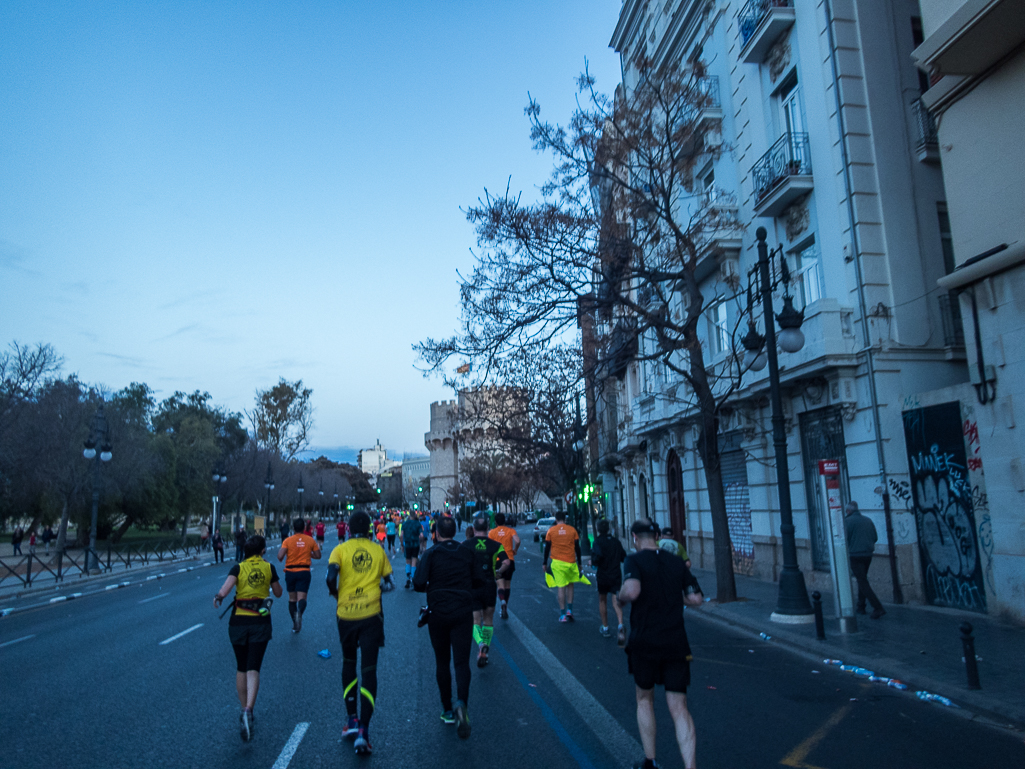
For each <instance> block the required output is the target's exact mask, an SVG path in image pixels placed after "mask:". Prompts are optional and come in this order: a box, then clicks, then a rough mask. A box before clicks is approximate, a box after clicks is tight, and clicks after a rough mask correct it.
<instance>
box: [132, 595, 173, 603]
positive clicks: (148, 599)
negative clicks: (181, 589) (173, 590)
mask: <svg viewBox="0 0 1025 769" xmlns="http://www.w3.org/2000/svg"><path fill="white" fill-rule="evenodd" d="M169 595H171V594H170V593H160V594H159V595H154V596H150V597H149V598H143V599H142V600H141V601H139V603H149V602H150V601H155V600H157V599H158V598H167V596H169Z"/></svg>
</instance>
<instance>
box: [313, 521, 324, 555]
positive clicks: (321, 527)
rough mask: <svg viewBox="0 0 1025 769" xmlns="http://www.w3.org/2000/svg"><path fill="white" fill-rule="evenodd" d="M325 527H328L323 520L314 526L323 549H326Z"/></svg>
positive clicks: (318, 541) (318, 542)
mask: <svg viewBox="0 0 1025 769" xmlns="http://www.w3.org/2000/svg"><path fill="white" fill-rule="evenodd" d="M325 528H326V527H325V526H324V522H323V521H317V525H316V526H315V527H314V530H315V531H316V532H317V534H316V536H317V544H318V545H320V549H321V550H323V549H324V529H325Z"/></svg>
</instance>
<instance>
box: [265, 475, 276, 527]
mask: <svg viewBox="0 0 1025 769" xmlns="http://www.w3.org/2000/svg"><path fill="white" fill-rule="evenodd" d="M263 488H265V489H266V490H267V503H266V510H267V520H268V521H269V520H270V493H271V492H272V491H273V490H274V473H273V472H272V471H271V467H270V462H268V463H267V478H266V480H264V482H263Z"/></svg>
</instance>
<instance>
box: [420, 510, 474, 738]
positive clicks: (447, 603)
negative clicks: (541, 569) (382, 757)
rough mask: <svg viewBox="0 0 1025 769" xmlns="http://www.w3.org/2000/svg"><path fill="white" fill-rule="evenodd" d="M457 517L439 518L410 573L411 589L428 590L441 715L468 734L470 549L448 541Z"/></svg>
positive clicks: (471, 564) (429, 627)
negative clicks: (430, 542) (431, 538)
mask: <svg viewBox="0 0 1025 769" xmlns="http://www.w3.org/2000/svg"><path fill="white" fill-rule="evenodd" d="M455 535H456V522H455V519H453V518H451V517H450V516H447V515H446V516H442V517H440V518H438V522H437V526H436V529H435V537H436V541H437V544H436V545H435V546H434V547H432V548H431V549H430V550H428V551H427V552H426V553H424V556H423V558H421V559H420V563H419V564H417V567H416V573H415V574H414V575H413V589H414V590H415V591H416V592H418V593H427V605H428V606H429V607H430V615H429V619H428V620H427V629H428V630H429V631H430V634H431V646H432V647H434V662H435V665H436V667H437V670H436V673H435V675H436V677H437V681H438V692H439V693H440V694H441V707H442V713H441V720H442V721H444V722H445V723H446V724H456V732H457V733H458V734H459V736H460V737H462V738H463V739H466V738H467V737H469V736H470V717H469V715H468V714H467V711H466V702H467V700H468V699H469V698H470V651H471V647H472V644H473V599H472V590H473V551H472V550H470V549H468V548H465V547H462V546H460V544H459V543H458V542H455V541H453V537H455ZM450 652H451V659H452V663H453V666H454V667H455V670H456V696H457V699H456V701H455V702H454V703H453V702H452V673H451V671H450V670H449V667H448V665H449V656H450Z"/></svg>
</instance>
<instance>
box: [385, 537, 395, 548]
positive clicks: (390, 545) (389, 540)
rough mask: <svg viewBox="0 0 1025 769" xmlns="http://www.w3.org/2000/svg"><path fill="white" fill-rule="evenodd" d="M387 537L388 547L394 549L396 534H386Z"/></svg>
mask: <svg viewBox="0 0 1025 769" xmlns="http://www.w3.org/2000/svg"><path fill="white" fill-rule="evenodd" d="M385 536H387V537H388V547H393V546H394V545H395V535H394V534H386V535H385Z"/></svg>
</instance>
